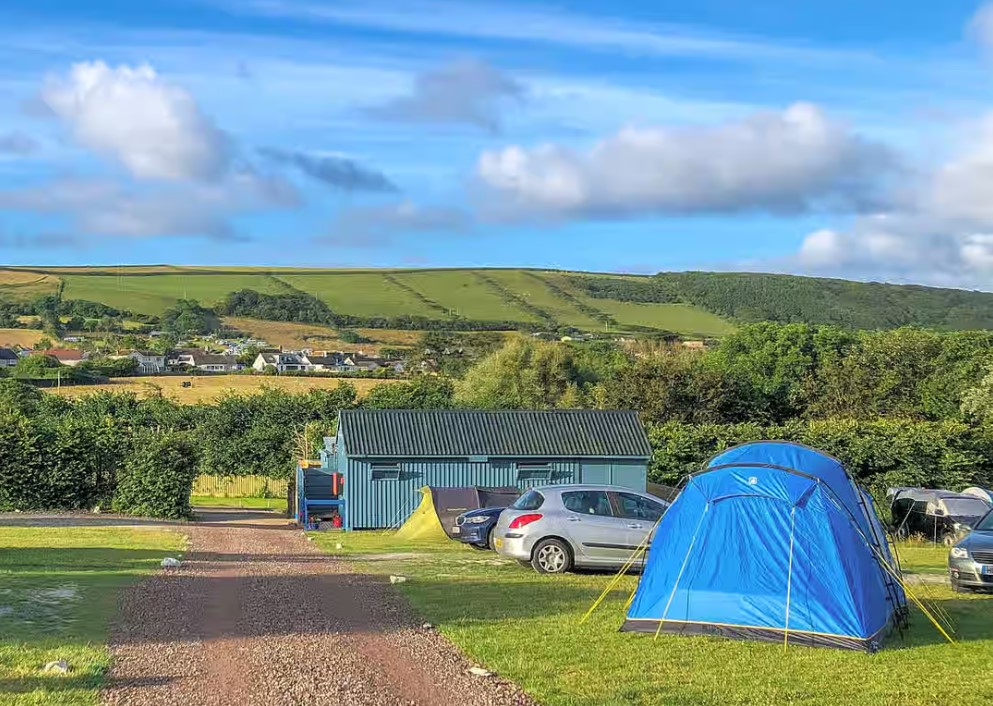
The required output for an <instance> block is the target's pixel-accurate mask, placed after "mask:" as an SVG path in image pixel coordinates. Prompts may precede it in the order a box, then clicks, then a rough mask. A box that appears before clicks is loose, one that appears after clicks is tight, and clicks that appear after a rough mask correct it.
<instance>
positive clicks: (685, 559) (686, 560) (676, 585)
mask: <svg viewBox="0 0 993 706" xmlns="http://www.w3.org/2000/svg"><path fill="white" fill-rule="evenodd" d="M708 510H710V501H709V500H708V501H707V504H706V505H704V506H703V512H701V513H700V519H699V520H698V521H697V523H696V529H695V530H693V539H691V540H690V546H689V547H688V548H687V549H686V556H685V557H683V565H682V566H680V567H679V573H678V574H677V575H676V583H674V584H673V585H672V593H670V594H669V600H668V601H666V603H665V610H664V611H662V619H661V620H660V621H659V627H658V629H657V630H656V631H655V637H654V638H653V640H657V639H659V633H661V632H662V626H663V625H665V619H666V616H668V615H669V606H671V605H672V599H673V598H675V597H676V589H677V588H679V581H680V579H682V578H683V571H685V570H686V565H687V564H688V563H689V561H690V554H691V553H692V552H693V545H695V544H696V538H697V535H698V534H699V533H700V525H702V524H703V518H704V517H706V516H707V511H708Z"/></svg>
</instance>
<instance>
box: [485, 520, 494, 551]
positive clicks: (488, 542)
mask: <svg viewBox="0 0 993 706" xmlns="http://www.w3.org/2000/svg"><path fill="white" fill-rule="evenodd" d="M494 532H496V525H493V526H492V527H490V531H489V532H487V533H486V548H487V549H494V550H495V549H496V543H495V542H494V541H493V540H494V539H495V537H494V536H493V534H494Z"/></svg>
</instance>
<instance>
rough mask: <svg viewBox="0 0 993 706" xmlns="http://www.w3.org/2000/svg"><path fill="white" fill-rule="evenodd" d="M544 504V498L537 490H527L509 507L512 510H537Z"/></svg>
mask: <svg viewBox="0 0 993 706" xmlns="http://www.w3.org/2000/svg"><path fill="white" fill-rule="evenodd" d="M543 502H545V496H544V495H542V494H541V493H539V492H538V491H537V490H529V491H528V492H526V493H524V495H522V496H521V497H519V498H517V500H515V501H514V504H513V505H511V506H510V507H511V508H512V509H514V510H537V509H538V508H539V507H541V504H542V503H543Z"/></svg>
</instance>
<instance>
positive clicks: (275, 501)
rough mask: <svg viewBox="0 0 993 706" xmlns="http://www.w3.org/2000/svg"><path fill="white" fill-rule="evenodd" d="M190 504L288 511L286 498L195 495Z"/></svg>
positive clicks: (195, 505)
mask: <svg viewBox="0 0 993 706" xmlns="http://www.w3.org/2000/svg"><path fill="white" fill-rule="evenodd" d="M190 504H191V505H193V506H194V507H197V506H199V507H237V508H244V509H249V510H274V511H276V512H286V498H242V497H235V498H218V497H214V496H213V495H193V496H191V497H190Z"/></svg>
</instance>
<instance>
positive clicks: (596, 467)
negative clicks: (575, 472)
mask: <svg viewBox="0 0 993 706" xmlns="http://www.w3.org/2000/svg"><path fill="white" fill-rule="evenodd" d="M610 477H611V473H610V464H609V463H585V462H584V463H583V477H582V479H581V480H580V482H581V483H601V484H604V485H610Z"/></svg>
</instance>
